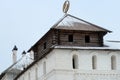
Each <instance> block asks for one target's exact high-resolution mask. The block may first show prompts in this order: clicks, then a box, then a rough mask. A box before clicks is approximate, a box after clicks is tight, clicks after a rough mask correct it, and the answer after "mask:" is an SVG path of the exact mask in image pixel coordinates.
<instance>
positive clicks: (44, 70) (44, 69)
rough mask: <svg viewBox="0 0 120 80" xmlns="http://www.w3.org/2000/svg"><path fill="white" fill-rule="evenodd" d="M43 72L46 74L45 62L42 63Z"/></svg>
mask: <svg viewBox="0 0 120 80" xmlns="http://www.w3.org/2000/svg"><path fill="white" fill-rule="evenodd" d="M43 74H46V62H44V63H43Z"/></svg>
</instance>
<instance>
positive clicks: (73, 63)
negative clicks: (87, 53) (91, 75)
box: [72, 55, 78, 69]
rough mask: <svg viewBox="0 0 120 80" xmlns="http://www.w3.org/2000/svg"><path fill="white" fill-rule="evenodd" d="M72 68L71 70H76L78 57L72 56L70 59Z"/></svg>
mask: <svg viewBox="0 0 120 80" xmlns="http://www.w3.org/2000/svg"><path fill="white" fill-rule="evenodd" d="M72 67H73V69H78V56H77V55H74V56H73V58H72Z"/></svg>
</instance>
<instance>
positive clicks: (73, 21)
mask: <svg viewBox="0 0 120 80" xmlns="http://www.w3.org/2000/svg"><path fill="white" fill-rule="evenodd" d="M52 28H53V29H64V30H80V31H102V32H111V31H109V30H107V29H104V28H102V27H100V26H97V25H95V24H92V23H90V22H87V21H85V20H82V19H80V18H77V17H75V16H72V15H70V14H65V16H64V17H63V18H61V19H60V20H59V21H58V22H57V23H56V24H55V25H53V27H52Z"/></svg>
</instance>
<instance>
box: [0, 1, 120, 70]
mask: <svg viewBox="0 0 120 80" xmlns="http://www.w3.org/2000/svg"><path fill="white" fill-rule="evenodd" d="M64 1H65V0H0V37H1V38H0V55H1V56H0V72H1V71H3V70H5V69H6V68H7V67H9V66H10V65H11V64H12V57H11V54H12V49H13V47H14V45H17V47H18V49H19V50H18V55H19V57H20V55H21V53H22V52H23V50H26V51H27V50H28V49H29V48H30V47H31V46H32V45H33V44H34V43H35V42H36V41H38V40H39V39H40V38H41V36H43V35H44V34H45V33H46V32H47V31H48V30H49V29H50V27H51V26H52V25H53V24H54V23H56V22H57V21H58V20H59V19H60V18H61V17H62V16H63V15H64V14H63V12H62V5H63V3H64ZM69 1H70V3H71V5H70V9H69V11H68V13H69V14H71V15H74V16H76V17H79V18H81V19H84V20H86V21H88V22H91V23H94V24H96V25H99V26H101V27H103V28H106V29H109V30H111V31H113V33H110V34H108V35H107V36H105V40H120V36H119V35H120V31H119V30H120V22H119V21H120V0H69Z"/></svg>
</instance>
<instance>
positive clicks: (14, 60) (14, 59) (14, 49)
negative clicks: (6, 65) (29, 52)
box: [12, 45, 18, 64]
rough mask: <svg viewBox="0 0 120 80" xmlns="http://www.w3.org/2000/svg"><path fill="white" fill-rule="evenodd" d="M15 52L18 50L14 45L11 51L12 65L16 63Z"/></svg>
mask: <svg viewBox="0 0 120 80" xmlns="http://www.w3.org/2000/svg"><path fill="white" fill-rule="evenodd" d="M17 50H18V48H17V47H16V45H15V46H14V48H13V50H12V52H13V53H12V58H13V64H14V63H15V62H16V61H17Z"/></svg>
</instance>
